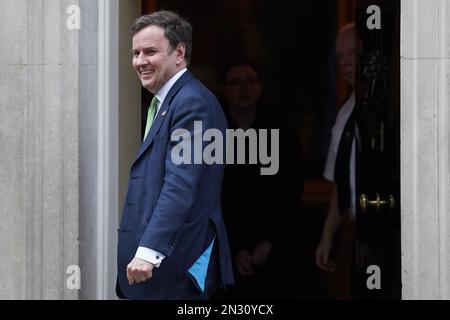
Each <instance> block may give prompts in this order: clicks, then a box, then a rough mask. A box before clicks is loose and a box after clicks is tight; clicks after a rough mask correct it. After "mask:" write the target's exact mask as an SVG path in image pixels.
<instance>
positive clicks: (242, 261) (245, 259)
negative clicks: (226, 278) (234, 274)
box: [235, 250, 253, 277]
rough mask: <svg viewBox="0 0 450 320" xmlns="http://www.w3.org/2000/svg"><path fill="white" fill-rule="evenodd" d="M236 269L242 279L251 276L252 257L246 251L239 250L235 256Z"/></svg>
mask: <svg viewBox="0 0 450 320" xmlns="http://www.w3.org/2000/svg"><path fill="white" fill-rule="evenodd" d="M235 264H236V268H237V269H238V271H239V273H240V274H241V276H243V277H248V276H251V275H253V265H252V256H251V255H250V253H249V252H248V251H247V250H241V251H239V252H238V254H237V256H236V261H235Z"/></svg>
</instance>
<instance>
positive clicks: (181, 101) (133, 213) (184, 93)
mask: <svg viewBox="0 0 450 320" xmlns="http://www.w3.org/2000/svg"><path fill="white" fill-rule="evenodd" d="M131 32H132V35H133V49H132V52H133V67H134V68H135V70H136V72H137V74H138V76H139V78H140V80H141V83H142V86H143V87H144V88H146V89H147V90H148V91H150V92H151V93H153V94H154V98H153V100H152V103H151V105H150V108H149V111H148V117H147V126H146V135H145V138H144V141H143V143H142V146H141V148H140V150H139V152H138V155H137V157H136V159H135V161H134V163H133V165H132V167H131V170H130V178H129V185H128V192H127V196H126V200H125V208H124V211H123V217H122V221H121V224H120V228H119V243H118V277H117V278H118V281H117V293H118V296H119V297H123V298H128V299H208V298H209V297H210V295H211V294H212V293H213V292H214V291H215V290H216V289H218V288H220V287H221V288H225V287H226V286H227V285H228V284H230V283H232V282H233V273H232V264H231V258H230V252H229V246H228V239H227V235H226V230H225V226H224V223H223V220H222V213H221V209H220V194H221V185H222V177H223V170H224V165H223V163H213V164H205V163H204V161H202V162H201V163H199V162H198V161H194V160H195V159H194V158H196V157H197V156H198V151H199V150H198V147H196V148H194V147H193V146H194V144H195V143H197V146H198V143H200V144H199V145H200V146H201V147H202V150H203V149H204V147H205V142H204V141H203V139H202V136H203V130H205V131H206V130H208V129H215V130H216V132H217V130H219V131H220V133H221V134H222V136H223V137H225V131H226V128H227V125H226V120H225V116H224V114H223V111H222V108H221V106H220V104H219V103H218V101H217V99H216V97H215V96H214V95H213V94H212V93H211V92H210V91H209V90H208V89H207V88H206V87H205V86H204V85H203V84H202V83H200V81H198V80H197V79H196V78H195V77H194V76H193V75H192V74H191V73H190V72H189V71H188V70H187V66H188V65H189V62H190V58H191V51H192V28H191V25H190V24H189V23H188V22H187V21H185V20H184V19H182V18H180V17H179V16H178V15H176V14H174V13H172V12H169V11H159V12H156V13H153V14H151V15H146V16H142V17H140V18H138V19H137V20H136V21H135V22H134V24H133V26H132V28H131ZM200 121H201V126H200V127H201V128H202V129H201V130H199V126H198V123H199V122H200ZM194 122H197V124H196V125H194ZM175 136H176V137H175ZM181 140H183V141H184V142H186V141H188V146H190V147H192V148H191V149H192V150H193V151H192V152H191V153H187V154H184V155H183V159H186V157H187V160H188V161H184V162H182V163H179V161H174V160H173V155H174V153H176V152H175V150H178V149H179V146H178V143H179V142H180V141H181ZM194 141H195V143H194ZM202 150H200V152H202ZM184 152H187V151H184ZM177 159H178V158H177ZM191 160H192V161H191ZM197 160H198V159H197ZM217 162H220V161H217ZM209 163H210V162H209Z"/></svg>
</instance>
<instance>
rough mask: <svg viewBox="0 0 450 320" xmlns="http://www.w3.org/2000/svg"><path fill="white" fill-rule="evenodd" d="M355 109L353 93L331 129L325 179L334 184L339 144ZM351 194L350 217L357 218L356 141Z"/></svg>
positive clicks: (351, 160)
mask: <svg viewBox="0 0 450 320" xmlns="http://www.w3.org/2000/svg"><path fill="white" fill-rule="evenodd" d="M354 107H355V92H353V93H352V94H351V95H350V97H349V98H348V100H347V101H346V102H345V103H344V104H343V105H342V107H341V109H340V110H339V112H338V114H337V116H336V122H335V123H334V126H333V128H332V129H331V141H330V147H329V148H328V156H327V161H326V163H325V170H324V172H323V177H324V178H325V179H327V180H329V181H333V182H334V167H335V164H336V156H337V153H338V149H339V142H340V140H341V135H342V131H343V130H344V127H345V124H346V123H347V120H348V118H349V117H350V114H351V113H352V111H353V108H354ZM349 166H350V194H351V208H350V217H351V218H352V219H354V218H355V212H356V191H355V140H353V143H352V153H351V155H350V163H349Z"/></svg>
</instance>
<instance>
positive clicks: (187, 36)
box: [130, 10, 192, 65]
mask: <svg viewBox="0 0 450 320" xmlns="http://www.w3.org/2000/svg"><path fill="white" fill-rule="evenodd" d="M148 26H158V27H161V28H163V29H164V35H165V36H166V38H167V40H169V45H170V49H171V50H172V52H173V50H175V49H176V47H177V46H178V45H179V44H180V43H183V44H184V45H185V46H186V53H185V56H184V59H185V60H186V63H187V64H188V65H189V62H190V61H191V55H192V26H191V24H190V23H189V22H188V21H187V20H186V19H184V18H181V17H180V16H179V15H178V14H176V13H175V12H172V11H166V10H162V11H157V12H154V13H152V14H149V15H144V16H142V17H140V18H138V19H136V20H135V21H134V23H133V25H132V26H131V29H130V31H131V34H132V35H133V36H134V35H135V34H136V33H138V32H139V31H141V30H142V29H145V28H147V27H148Z"/></svg>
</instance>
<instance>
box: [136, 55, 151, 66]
mask: <svg viewBox="0 0 450 320" xmlns="http://www.w3.org/2000/svg"><path fill="white" fill-rule="evenodd" d="M147 63H148V61H147V59H145V57H144V56H143V54H142V53H141V54H139V56H138V57H137V58H136V65H138V66H143V65H146V64H147Z"/></svg>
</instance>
